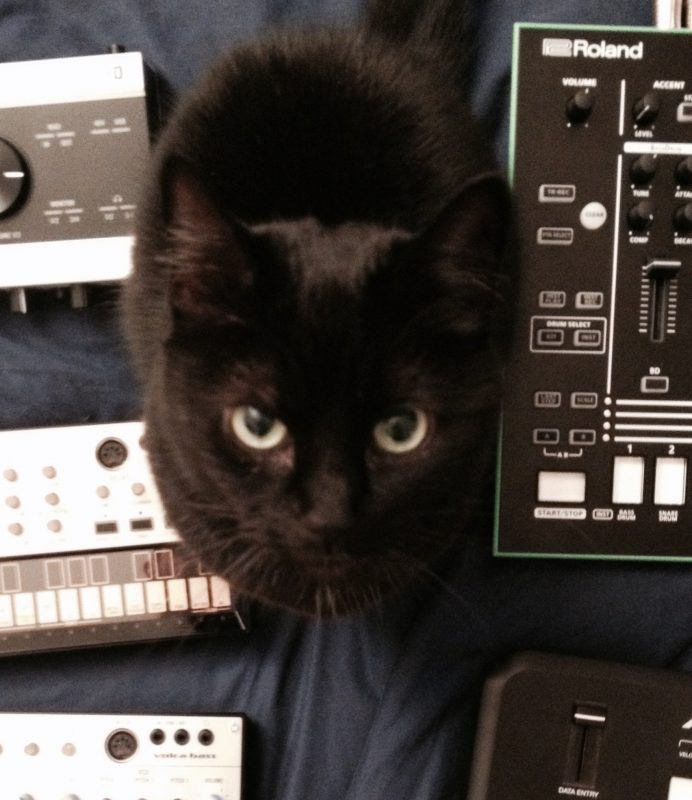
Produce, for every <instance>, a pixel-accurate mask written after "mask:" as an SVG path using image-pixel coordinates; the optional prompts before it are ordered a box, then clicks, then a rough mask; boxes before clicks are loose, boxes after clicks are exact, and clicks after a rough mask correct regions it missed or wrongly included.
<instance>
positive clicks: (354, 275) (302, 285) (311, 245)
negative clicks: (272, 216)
mask: <svg viewBox="0 0 692 800" xmlns="http://www.w3.org/2000/svg"><path fill="white" fill-rule="evenodd" d="M251 230H252V232H253V233H254V234H255V235H256V236H259V237H261V238H262V239H265V240H267V241H268V242H269V243H270V244H271V246H272V249H273V250H274V252H275V254H276V255H277V257H278V258H279V259H281V261H282V262H283V264H284V266H285V267H286V268H287V270H288V272H289V275H290V279H291V281H292V282H293V284H294V285H295V287H296V289H297V290H298V291H299V292H300V293H301V294H310V293H311V292H313V291H317V292H320V293H321V292H323V291H324V290H325V289H326V288H328V287H333V288H335V289H339V288H340V289H343V290H346V291H358V290H361V289H362V288H363V286H364V285H365V283H366V282H367V279H368V277H369V276H370V275H371V274H372V273H373V272H374V271H375V270H376V269H377V267H378V266H379V265H380V264H381V263H382V262H383V261H384V260H386V258H387V256H388V254H389V253H390V252H391V249H392V247H393V246H394V245H396V244H397V243H399V242H402V241H405V240H406V239H408V238H409V234H407V233H405V232H403V231H400V230H397V229H392V228H383V227H381V226H378V225H372V224H368V223H358V222H348V223H344V224H341V225H333V226H332V225H330V226H327V225H323V224H322V223H321V222H319V221H318V220H317V219H315V218H313V217H309V218H304V219H299V220H290V221H281V222H270V223H265V224H261V225H256V226H253V228H252V229H251Z"/></svg>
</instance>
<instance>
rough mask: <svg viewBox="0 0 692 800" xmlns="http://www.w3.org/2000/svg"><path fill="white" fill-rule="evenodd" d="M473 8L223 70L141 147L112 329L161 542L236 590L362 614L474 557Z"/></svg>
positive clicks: (488, 198)
mask: <svg viewBox="0 0 692 800" xmlns="http://www.w3.org/2000/svg"><path fill="white" fill-rule="evenodd" d="M468 15H469V11H468V9H467V8H466V4H465V3H463V2H455V1H454V0H437V2H431V3H427V4H426V3H422V2H417V1H416V2H413V1H412V0H391V1H390V2H382V1H381V0H380V2H376V3H375V4H374V5H373V6H372V7H371V8H370V9H368V11H367V12H366V14H365V19H364V21H363V24H362V25H361V26H360V27H359V28H358V29H356V30H353V31H350V32H344V31H339V32H326V33H319V34H317V33H314V32H313V33H310V34H304V35H298V34H291V35H287V34H284V35H281V34H277V35H276V36H275V37H274V38H272V39H271V40H269V41H267V42H265V43H263V44H258V45H254V46H249V47H244V48H241V49H238V50H236V51H234V52H231V53H229V54H228V55H227V56H226V57H225V58H224V59H223V60H222V61H221V62H220V63H218V64H216V65H215V66H214V67H213V68H212V70H211V71H210V73H209V74H208V75H207V76H206V78H205V79H204V80H203V81H202V82H201V83H200V84H199V86H198V87H197V88H196V89H195V90H194V91H193V92H191V93H190V94H189V96H187V97H186V98H184V99H183V100H182V102H181V103H180V104H179V107H178V108H177V110H176V111H175V113H174V114H173V116H172V119H171V120H170V122H169V124H168V125H167V127H166V129H165V131H164V133H163V135H162V136H161V138H160V141H159V143H158V145H157V148H156V152H155V158H154V163H153V171H152V175H151V180H150V186H149V189H148V193H147V195H146V197H145V201H144V203H143V206H142V213H141V214H140V218H139V228H138V233H137V243H136V248H135V270H134V275H133V277H132V279H131V281H130V282H129V285H128V287H127V290H126V295H125V324H126V331H127V334H128V336H129V339H130V342H131V345H132V349H133V352H134V356H135V361H136V364H137V366H138V368H139V374H140V376H141V380H142V385H143V391H144V418H145V421H146V424H147V431H148V433H147V442H148V448H149V453H150V457H151V461H152V465H153V469H154V473H155V475H156V479H157V483H158V486H159V489H160V492H161V495H162V497H163V501H164V505H165V507H166V510H167V512H168V515H169V517H170V520H171V522H172V523H173V525H174V526H175V527H176V528H177V529H178V531H179V532H180V534H181V537H182V538H183V540H184V541H185V542H186V544H187V545H188V547H189V549H190V551H191V552H192V553H193V554H194V555H195V557H198V558H199V559H200V560H201V561H202V562H203V563H204V564H205V565H206V566H207V567H208V568H209V569H211V570H214V571H216V572H217V573H219V574H222V575H224V576H226V577H227V578H228V579H229V581H230V582H231V583H232V585H233V586H234V587H235V588H236V590H238V591H239V592H241V593H243V594H246V595H249V596H251V597H253V598H256V599H259V600H260V601H263V602H266V603H269V604H274V605H279V606H283V607H287V608H290V609H294V610H296V611H298V612H302V613H305V614H309V615H317V616H323V617H324V616H333V615H337V614H343V613H348V612H351V611H354V610H358V609H361V608H363V607H365V606H367V605H369V604H372V603H375V602H377V601H378V600H379V599H380V598H381V597H382V596H383V595H385V594H388V593H390V592H392V591H393V590H397V589H398V588H399V587H400V586H402V585H403V584H404V583H405V582H406V581H408V580H410V579H411V578H416V577H418V578H420V577H422V576H426V575H428V574H429V572H430V570H431V569H432V568H433V566H434V562H435V560H436V559H439V558H440V556H441V555H442V554H443V553H444V552H445V551H446V550H447V549H448V548H449V547H450V546H451V545H452V544H453V543H455V542H458V541H460V540H462V539H463V537H464V527H465V525H466V524H467V523H468V520H469V516H470V513H471V511H472V510H473V508H474V506H475V505H476V504H477V502H478V498H479V495H480V493H481V487H482V485H483V482H484V481H485V480H486V479H487V476H488V471H489V469H491V465H492V460H493V450H494V440H495V433H496V425H497V415H498V405H499V397H500V384H501V361H502V351H503V347H504V340H505V338H506V331H507V319H508V311H507V308H506V303H505V302H503V298H504V297H505V296H506V294H507V272H506V268H505V266H504V264H505V263H506V261H507V259H506V258H505V251H506V249H507V248H506V245H507V241H508V236H509V231H510V228H511V224H510V217H511V213H510V202H509V195H508V190H507V188H506V185H505V183H504V182H503V180H502V178H501V177H499V176H498V174H497V173H496V172H494V170H495V165H494V162H493V157H492V150H491V145H490V142H489V141H488V137H487V136H485V135H484V133H483V131H482V130H481V128H480V127H479V126H478V124H477V123H476V122H474V120H473V118H472V115H471V113H470V111H469V106H468V99H467V98H466V97H465V96H464V85H465V83H466V79H467V75H468V69H469V63H468V62H469V60H470V59H469V52H470V47H469V41H468V31H469V20H468Z"/></svg>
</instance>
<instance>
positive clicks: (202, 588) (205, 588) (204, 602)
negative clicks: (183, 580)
mask: <svg viewBox="0 0 692 800" xmlns="http://www.w3.org/2000/svg"><path fill="white" fill-rule="evenodd" d="M188 584H189V586H190V608H192V609H194V610H196V611H199V610H200V609H204V608H209V584H208V583H207V579H206V578H189V579H188Z"/></svg>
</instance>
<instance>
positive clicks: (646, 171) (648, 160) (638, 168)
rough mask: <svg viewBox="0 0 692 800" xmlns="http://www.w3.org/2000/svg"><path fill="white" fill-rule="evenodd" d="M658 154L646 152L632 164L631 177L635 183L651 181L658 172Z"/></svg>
mask: <svg viewBox="0 0 692 800" xmlns="http://www.w3.org/2000/svg"><path fill="white" fill-rule="evenodd" d="M657 166H658V162H657V161H656V156H652V155H650V154H648V153H646V154H645V155H643V156H639V158H637V159H635V160H634V161H633V162H632V163H631V164H630V178H632V181H633V182H634V183H649V182H650V181H651V179H652V178H653V177H654V175H655V174H656V167H657Z"/></svg>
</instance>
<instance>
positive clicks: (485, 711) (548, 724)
mask: <svg viewBox="0 0 692 800" xmlns="http://www.w3.org/2000/svg"><path fill="white" fill-rule="evenodd" d="M551 797H554V798H565V800H569V798H592V800H598V799H599V798H603V799H604V800H605V798H608V800H634V799H635V798H636V800H639V799H640V798H641V800H644V799H645V800H691V798H692V675H690V674H689V673H686V672H675V671H671V670H662V669H646V668H641V667H632V666H626V665H620V664H609V663H605V662H599V661H591V660H587V659H577V658H565V657H557V656H550V655H543V654H534V653H528V654H522V655H520V656H517V657H516V658H515V659H513V661H512V662H511V663H510V664H509V665H508V666H507V667H505V669H504V670H502V671H500V672H499V673H498V674H496V675H495V676H493V677H491V678H490V680H489V681H488V682H487V683H486V686H485V690H484V693H483V701H482V705H481V712H480V718H479V723H478V729H477V735H476V747H475V754H474V759H473V766H472V770H471V781H470V791H469V794H468V800H516V798H521V800H546V798H551Z"/></svg>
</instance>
